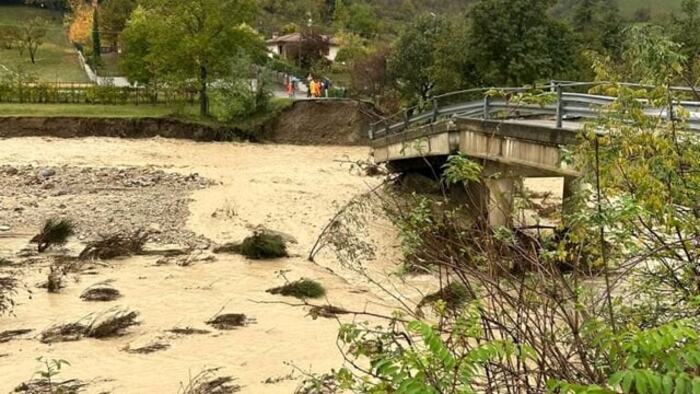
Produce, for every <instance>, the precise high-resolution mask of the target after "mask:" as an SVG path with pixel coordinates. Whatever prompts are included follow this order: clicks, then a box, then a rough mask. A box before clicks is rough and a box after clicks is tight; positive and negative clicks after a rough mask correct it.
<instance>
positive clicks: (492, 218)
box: [484, 177, 515, 228]
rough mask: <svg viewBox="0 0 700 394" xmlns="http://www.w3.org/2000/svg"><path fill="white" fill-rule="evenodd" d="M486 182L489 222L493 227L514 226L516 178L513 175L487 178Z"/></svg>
mask: <svg viewBox="0 0 700 394" xmlns="http://www.w3.org/2000/svg"><path fill="white" fill-rule="evenodd" d="M484 183H485V184H486V188H487V189H488V194H489V200H488V217H489V224H490V225H491V227H501V226H503V227H509V228H510V227H512V226H513V200H514V193H515V179H514V178H512V177H503V178H498V179H486V180H485V181H484Z"/></svg>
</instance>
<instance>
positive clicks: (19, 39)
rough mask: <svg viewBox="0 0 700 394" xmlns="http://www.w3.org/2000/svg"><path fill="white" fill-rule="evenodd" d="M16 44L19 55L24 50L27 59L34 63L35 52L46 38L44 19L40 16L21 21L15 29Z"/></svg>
mask: <svg viewBox="0 0 700 394" xmlns="http://www.w3.org/2000/svg"><path fill="white" fill-rule="evenodd" d="M15 34H17V36H16V41H15V42H16V45H17V49H18V50H19V52H20V55H21V54H23V53H24V51H25V50H26V51H27V53H29V60H31V61H32V64H36V52H37V51H38V50H39V47H40V46H41V45H42V44H43V43H44V39H45V38H46V21H45V20H44V19H42V18H33V19H30V20H29V21H27V22H25V23H23V24H22V25H21V26H20V27H19V28H18V29H16V30H15Z"/></svg>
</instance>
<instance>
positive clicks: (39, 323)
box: [0, 138, 377, 393]
mask: <svg viewBox="0 0 700 394" xmlns="http://www.w3.org/2000/svg"><path fill="white" fill-rule="evenodd" d="M367 153H368V150H367V148H358V147H301V146H283V145H275V146H273V145H251V144H235V143H196V142H190V141H180V140H164V139H147V140H138V141H130V140H121V139H111V138H86V139H68V140H62V139H46V138H23V139H5V140H1V141H0V165H12V166H19V165H33V166H36V167H41V166H64V165H65V166H70V167H90V168H98V167H100V168H102V167H104V168H110V167H117V168H127V167H135V166H136V167H138V166H152V168H156V169H159V170H164V171H166V172H177V173H180V174H184V175H187V174H192V173H197V174H199V175H200V176H202V177H204V178H206V179H208V180H212V181H213V182H215V183H216V185H215V186H213V187H210V188H206V189H199V190H196V191H194V192H192V194H191V198H192V201H191V203H190V204H189V210H190V214H189V217H188V218H187V221H186V227H187V230H188V231H192V232H194V233H195V234H200V235H202V236H204V237H206V238H208V239H211V240H214V241H217V242H223V241H234V240H239V239H240V238H242V237H243V236H245V235H247V234H248V233H249V232H250V228H251V227H253V226H257V225H264V226H266V227H268V228H271V229H275V230H278V231H283V232H286V233H289V234H292V235H294V236H295V237H296V238H297V239H298V244H297V245H292V248H291V252H292V253H294V254H298V255H304V254H305V253H306V252H307V251H308V249H309V248H310V246H311V244H312V243H313V241H314V239H315V236H316V235H317V234H318V232H319V230H320V228H321V227H322V226H323V225H324V224H325V223H326V222H327V220H328V219H329V218H330V217H331V216H332V215H333V213H334V211H335V206H336V203H338V202H343V201H347V200H348V199H350V198H352V196H354V195H356V194H357V193H360V192H362V191H365V190H367V189H368V187H369V185H372V184H373V183H375V182H377V180H376V179H372V178H366V177H359V176H355V175H352V174H350V173H349V171H348V168H346V167H341V166H340V165H339V164H338V163H337V162H335V161H334V160H336V159H343V158H344V157H345V156H348V157H350V158H352V159H353V160H358V159H363V158H366V156H367ZM148 197H149V198H153V197H152V196H150V195H149V196H148ZM46 198H48V199H50V198H51V196H49V197H46ZM6 203H8V199H5V201H3V199H2V198H1V197H0V204H6ZM38 203H39V204H42V203H43V202H42V201H41V198H39V201H38ZM27 209H29V210H31V207H30V208H27ZM0 212H2V211H0ZM72 212H75V213H76V214H81V215H91V212H90V211H87V210H86V211H83V212H81V211H80V210H79V209H75V210H73V211H72ZM1 222H2V217H0V224H2V223H1ZM30 230H31V229H29V228H21V229H12V230H11V232H12V233H26V232H29V231H30ZM26 240H27V237H26V235H17V236H12V237H7V236H3V237H0V256H2V255H8V254H12V253H16V252H17V251H18V250H19V249H21V248H22V247H24V246H25V245H26ZM69 247H71V248H72V249H77V248H79V247H80V245H79V244H77V242H76V243H73V244H70V245H69ZM156 260H157V257H153V258H150V257H148V258H147V257H138V258H130V259H127V260H120V261H117V262H110V263H109V264H108V265H107V266H105V267H98V269H96V270H95V271H96V275H82V276H78V277H71V278H70V281H69V282H68V287H67V288H66V289H64V291H63V292H62V293H60V294H48V293H46V292H45V290H43V289H37V288H35V287H34V284H35V283H36V282H38V281H40V280H41V279H45V277H46V272H47V269H48V268H47V266H46V265H45V264H44V263H42V262H37V263H35V265H34V266H32V267H31V268H25V269H23V272H24V275H25V276H24V278H23V279H24V280H25V281H26V282H27V284H28V285H29V287H30V289H31V290H32V291H33V293H34V294H33V295H32V296H31V298H30V297H29V296H28V294H27V293H20V295H19V296H18V297H17V301H18V305H17V307H16V308H15V314H16V316H13V317H12V316H11V317H2V318H0V332H2V331H6V330H15V329H23V328H30V329H34V330H35V331H34V333H33V334H36V333H37V332H38V331H41V330H42V329H44V328H46V327H47V326H49V325H51V324H52V323H56V322H65V321H66V320H70V319H77V318H80V317H82V316H84V315H85V314H87V313H90V312H93V311H96V310H103V309H105V308H107V307H109V306H111V305H114V304H119V305H125V306H129V307H131V308H133V309H135V310H138V311H139V312H140V313H141V320H142V324H141V325H139V326H137V327H134V328H132V329H131V330H130V331H129V332H128V334H127V335H125V336H122V337H119V338H116V339H111V340H95V339H83V340H81V341H78V342H67V343H57V344H53V345H45V344H42V343H40V342H39V341H37V340H36V339H35V338H33V337H32V335H33V334H30V335H27V336H24V337H22V339H18V340H13V341H10V342H8V343H2V344H0V377H1V378H0V392H7V391H10V390H11V389H13V388H14V387H15V386H17V385H18V384H19V383H21V382H23V381H26V380H28V379H30V378H31V377H32V374H33V372H34V371H36V370H37V368H38V367H39V365H38V364H37V362H36V361H35V358H36V357H39V356H45V357H46V358H49V359H66V360H68V361H70V362H71V366H70V367H68V368H66V369H65V370H64V371H63V372H62V374H61V378H63V379H68V378H79V379H81V380H86V381H93V380H95V379H97V380H96V381H93V383H92V384H91V385H90V386H89V387H88V389H87V392H89V393H99V392H105V391H109V392H113V393H175V392H177V390H178V388H179V386H180V382H184V383H186V381H187V379H188V376H193V375H195V374H196V373H198V372H199V371H200V370H202V369H203V368H204V367H222V368H223V369H222V373H223V374H226V375H231V376H233V377H235V378H237V382H236V383H237V384H240V385H242V386H243V390H242V392H245V393H288V392H292V391H293V389H294V387H296V385H297V382H296V381H295V380H286V379H281V380H280V381H279V382H276V383H264V381H265V380H266V379H268V378H271V379H273V380H275V378H278V377H281V376H284V375H287V374H289V373H290V371H291V367H290V366H288V365H285V362H292V363H294V364H295V365H297V366H299V367H301V368H304V369H309V370H312V371H326V370H328V369H330V368H332V367H338V366H339V365H340V362H341V358H340V355H339V353H338V352H337V349H336V345H335V338H336V334H337V328H338V323H337V322H336V321H334V320H323V319H320V320H316V321H314V320H312V319H311V318H309V317H306V316H305V315H306V311H304V310H302V309H298V308H292V307H289V306H286V305H278V304H275V305H272V304H260V303H256V302H255V301H274V300H284V299H280V298H278V297H275V296H271V295H269V294H267V293H265V290H266V289H268V288H270V287H274V286H277V285H279V284H282V283H283V280H282V279H280V278H279V277H277V276H276V271H280V270H289V272H288V273H287V276H288V277H290V278H292V279H296V278H300V277H307V278H313V279H316V280H319V281H320V282H322V283H323V284H324V285H325V286H326V288H327V289H328V293H329V294H328V298H329V300H330V301H331V302H332V303H335V304H340V305H343V306H345V307H348V308H358V309H361V308H363V307H364V306H365V304H366V303H367V302H368V301H370V300H373V299H375V298H376V297H374V296H373V295H371V293H366V292H365V293H363V292H362V291H363V290H364V289H363V286H361V284H358V283H354V284H352V285H351V284H349V283H347V282H346V281H344V280H341V279H340V278H338V277H336V276H334V275H331V274H329V273H328V272H327V271H326V270H325V269H323V268H321V267H318V266H315V265H312V264H309V263H307V262H306V261H305V260H304V259H303V258H302V257H293V258H290V259H287V260H282V261H278V262H264V263H260V262H259V263H251V262H248V261H246V260H245V259H243V258H241V257H237V256H227V257H219V258H218V259H217V260H216V261H215V262H211V263H197V264H195V265H193V266H190V267H179V266H173V265H169V266H156V265H155V261H156ZM324 263H327V264H330V265H332V264H333V263H332V262H331V261H326V262H324ZM110 279H111V280H114V286H115V287H116V288H118V289H119V291H120V292H121V293H122V294H123V297H122V298H121V299H119V300H118V301H117V302H116V303H110V304H109V305H106V304H95V303H86V302H83V301H81V300H80V299H79V294H80V293H81V292H82V291H83V290H84V289H85V288H86V287H88V286H90V285H92V284H94V283H97V282H100V281H104V280H110ZM222 307H224V311H225V312H239V313H245V314H246V315H248V316H250V317H253V318H255V320H256V323H254V324H251V325H250V326H248V327H243V328H240V329H237V330H234V331H217V330H215V329H212V328H211V327H208V326H206V325H205V324H204V322H205V321H206V320H208V319H209V318H210V317H212V315H214V314H215V313H216V312H217V311H219V309H220V308H222ZM188 326H189V327H194V328H200V329H207V330H210V331H211V332H210V333H209V334H203V335H192V336H177V335H174V334H171V333H168V332H166V331H167V330H170V329H172V328H174V327H188ZM153 341H164V342H166V343H167V344H168V345H169V348H167V349H165V350H162V351H159V352H155V353H152V354H143V355H138V354H131V353H127V352H125V351H123V350H122V349H123V348H124V347H126V346H130V347H132V348H133V347H138V346H139V345H142V344H148V343H150V342H153ZM296 376H298V375H296Z"/></svg>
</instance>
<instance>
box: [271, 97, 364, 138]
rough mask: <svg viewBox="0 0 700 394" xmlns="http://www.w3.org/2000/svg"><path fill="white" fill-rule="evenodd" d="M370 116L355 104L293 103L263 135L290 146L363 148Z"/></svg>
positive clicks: (333, 102)
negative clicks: (356, 146)
mask: <svg viewBox="0 0 700 394" xmlns="http://www.w3.org/2000/svg"><path fill="white" fill-rule="evenodd" d="M373 114H374V110H373V108H372V106H371V105H370V104H367V103H362V102H359V101H350V100H314V101H297V102H295V103H294V105H292V106H291V107H290V108H288V109H287V110H285V111H283V112H282V113H281V114H280V116H279V117H278V118H277V119H276V120H275V121H273V122H271V125H270V126H269V130H268V131H267V135H266V136H267V137H268V139H270V140H272V141H275V142H282V143H290V144H304V145H315V144H324V145H366V144H367V142H368V138H367V134H366V133H367V129H368V128H369V125H370V122H371V121H372V119H373V116H374V115H373Z"/></svg>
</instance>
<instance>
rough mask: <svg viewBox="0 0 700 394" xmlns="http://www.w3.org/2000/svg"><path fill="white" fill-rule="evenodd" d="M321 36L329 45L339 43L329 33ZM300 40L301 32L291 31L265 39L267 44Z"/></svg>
mask: <svg viewBox="0 0 700 394" xmlns="http://www.w3.org/2000/svg"><path fill="white" fill-rule="evenodd" d="M321 37H322V38H323V39H324V40H326V41H328V43H329V44H330V45H336V46H338V45H340V41H338V39H336V38H335V37H333V36H329V35H323V34H322V35H321ZM298 42H301V34H300V33H292V34H286V35H284V36H279V37H274V38H272V39H269V40H267V43H268V44H289V43H298Z"/></svg>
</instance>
